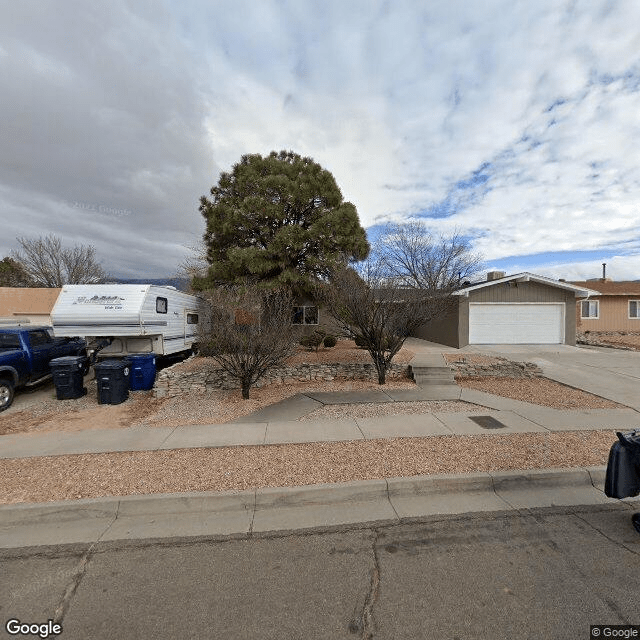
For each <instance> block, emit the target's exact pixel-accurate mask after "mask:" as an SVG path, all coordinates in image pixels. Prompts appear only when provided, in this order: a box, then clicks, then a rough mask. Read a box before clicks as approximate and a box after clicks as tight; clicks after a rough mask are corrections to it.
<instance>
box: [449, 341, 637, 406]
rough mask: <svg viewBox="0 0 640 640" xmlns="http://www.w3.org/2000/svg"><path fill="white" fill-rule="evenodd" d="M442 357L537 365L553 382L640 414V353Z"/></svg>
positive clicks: (523, 350)
mask: <svg viewBox="0 0 640 640" xmlns="http://www.w3.org/2000/svg"><path fill="white" fill-rule="evenodd" d="M442 351H443V353H487V354H495V355H498V356H502V357H504V358H509V359H510V360H516V361H521V362H524V361H526V362H534V363H535V364H537V365H538V366H539V367H540V368H541V369H542V371H543V373H544V375H545V376H546V377H547V378H550V379H551V380H556V381H557V382H562V383H563V384H567V385H569V386H572V387H576V388H578V389H583V390H585V391H589V392H590V393H594V394H596V395H598V396H602V397H603V398H608V399H609V400H614V401H616V402H620V403H621V404H624V405H626V406H628V407H632V408H634V409H636V410H637V411H640V351H624V350H620V349H607V348H602V347H571V346H568V345H521V344H518V345H493V344H492V345H468V346H466V347H463V348H462V349H445V348H443V349H442Z"/></svg>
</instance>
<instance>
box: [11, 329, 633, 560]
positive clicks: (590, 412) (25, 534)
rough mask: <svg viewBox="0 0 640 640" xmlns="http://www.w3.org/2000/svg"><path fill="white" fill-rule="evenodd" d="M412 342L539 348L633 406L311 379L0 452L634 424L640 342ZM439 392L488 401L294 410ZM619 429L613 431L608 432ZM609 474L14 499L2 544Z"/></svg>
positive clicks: (332, 509)
mask: <svg viewBox="0 0 640 640" xmlns="http://www.w3.org/2000/svg"><path fill="white" fill-rule="evenodd" d="M407 346H409V348H411V349H412V350H413V351H415V352H416V357H420V358H422V357H428V358H434V362H436V363H438V362H439V361H440V360H442V353H455V352H456V351H457V352H471V353H495V354H498V355H504V357H507V358H510V359H514V360H523V361H534V362H535V361H536V360H537V363H538V364H539V365H540V366H542V368H543V371H544V372H545V375H548V376H549V377H550V378H552V379H558V378H563V379H562V380H559V381H561V382H564V383H565V384H569V385H571V386H574V387H577V388H582V389H585V390H587V391H590V392H592V393H596V394H597V395H600V396H602V397H605V398H608V399H611V400H615V401H617V402H620V403H622V404H627V405H630V406H631V407H634V408H625V409H585V410H581V411H573V410H572V411H563V410H556V409H550V408H546V407H541V406H538V405H532V404H529V403H526V402H520V401H517V400H511V399H508V398H502V397H499V396H494V395H491V394H488V393H484V392H481V391H475V390H470V389H461V388H459V387H457V386H455V385H447V386H444V387H440V388H439V387H435V386H434V387H426V388H416V389H415V390H406V391H405V390H388V391H387V390H377V389H376V390H371V391H350V392H342V393H337V392H331V393H308V394H299V395H298V396H295V397H294V398H290V399H288V400H286V401H283V402H281V403H277V404H276V405H272V406H271V407H267V408H266V409H263V410H262V412H257V413H258V415H257V414H252V416H250V417H249V418H250V421H246V419H245V421H236V422H235V423H231V424H218V425H198V426H179V427H145V426H140V427H131V428H125V429H101V430H91V431H84V432H80V433H43V434H16V435H8V436H2V437H1V438H0V458H28V457H34V456H56V455H64V454H83V453H107V452H116V451H149V450H151V451H155V450H166V449H182V448H200V447H228V446H247V445H269V444H286V443H301V442H323V441H350V440H354V441H355V440H370V439H375V438H398V437H428V436H437V435H474V434H484V435H487V434H488V435H492V434H508V433H526V432H542V433H544V432H554V431H567V430H572V431H573V430H598V429H616V430H622V431H626V430H630V429H636V428H638V429H640V401H639V400H638V398H637V395H636V394H637V391H636V392H635V393H632V389H633V385H634V384H635V388H636V389H637V384H638V381H640V353H631V354H630V353H629V352H617V353H615V354H611V353H605V354H603V355H601V354H599V353H598V352H596V353H583V351H586V350H581V349H575V348H571V347H567V348H566V349H565V348H563V347H562V346H561V347H557V346H554V347H553V348H548V349H545V348H540V347H530V348H523V347H521V346H518V347H517V348H516V347H500V348H495V347H493V346H492V347H483V348H480V347H467V348H465V349H463V350H455V349H450V348H448V347H443V346H442V345H433V344H432V343H425V342H424V341H417V340H414V339H412V340H411V341H410V342H409V344H408V345H407ZM614 355H615V357H612V356H614ZM618 356H620V357H619V358H618ZM438 358H439V359H440V360H438ZM548 372H551V374H552V375H549V373H548ZM439 396H440V397H439ZM433 399H459V400H462V401H466V402H470V403H474V404H477V405H480V407H481V408H480V409H474V410H470V411H466V412H460V413H452V412H447V413H445V412H435V413H429V414H424V415H402V416H401V417H399V416H383V417H376V418H353V419H345V420H311V421H298V418H299V417H301V416H303V415H306V414H308V413H310V412H311V411H313V410H315V409H316V408H318V407H320V406H324V405H325V404H341V403H359V402H384V403H393V402H405V401H415V400H433ZM256 418H259V419H256ZM474 418H475V420H474ZM613 439H614V438H613V434H612V443H613ZM603 483H604V468H603V467H595V468H578V469H543V470H535V471H511V472H492V473H475V474H459V475H448V476H424V477H412V478H383V479H380V480H371V481H364V482H350V483H342V484H339V485H315V486H311V487H288V488H266V489H255V490H250V491H240V492H223V493H194V494H175V495H149V496H129V497H112V498H98V499H92V500H77V501H65V502H60V503H48V504H42V505H30V504H21V505H6V506H1V507H0V547H6V548H9V547H23V546H31V545H52V544H63V543H76V542H98V541H106V540H120V539H136V538H150V537H154V538H166V537H176V536H202V535H204V536H212V535H240V536H242V535H252V534H254V533H257V532H261V531H282V530H293V529H302V528H317V527H327V526H335V525H346V524H353V523H359V522H378V521H384V522H388V521H398V520H402V519H403V518H412V517H420V516H427V515H434V514H456V513H468V512H473V511H501V510H511V509H526V508H532V507H540V506H554V505H555V506H560V505H583V504H603V505H605V504H612V503H613V502H615V501H613V500H612V499H609V498H607V497H605V496H604V493H603ZM618 503H619V504H620V508H623V509H629V510H630V511H629V513H631V510H632V509H633V508H634V506H635V507H637V502H634V500H633V499H632V500H625V501H618Z"/></svg>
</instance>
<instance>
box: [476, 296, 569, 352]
mask: <svg viewBox="0 0 640 640" xmlns="http://www.w3.org/2000/svg"><path fill="white" fill-rule="evenodd" d="M562 342H564V304H562V303H548V304H547V303H539V304H537V303H530V304H508V303H496V304H485V303H479V302H476V303H473V302H472V303H470V304H469V343H470V344H560V343H562Z"/></svg>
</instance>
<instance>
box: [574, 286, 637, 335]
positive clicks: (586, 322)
mask: <svg viewBox="0 0 640 640" xmlns="http://www.w3.org/2000/svg"><path fill="white" fill-rule="evenodd" d="M572 284H574V285H576V286H578V287H588V288H589V289H595V290H596V291H597V292H598V294H599V295H598V298H597V299H594V300H585V301H580V302H578V304H577V307H576V323H577V328H578V331H579V332H581V333H583V332H585V331H628V332H640V282H637V281H636V282H613V281H611V280H609V279H608V278H600V279H598V280H587V281H586V282H572Z"/></svg>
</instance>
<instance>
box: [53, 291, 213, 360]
mask: <svg viewBox="0 0 640 640" xmlns="http://www.w3.org/2000/svg"><path fill="white" fill-rule="evenodd" d="M205 305H206V303H205V302H204V300H202V299H201V298H197V297H196V296H191V295H188V294H186V293H182V292H181V291H178V290H177V289H176V288H175V287H161V286H155V285H150V284H68V285H65V286H64V287H62V291H61V292H60V295H59V296H58V300H57V301H56V303H55V305H54V307H53V310H52V311H51V323H52V325H53V332H54V335H55V336H56V337H57V336H60V337H74V336H78V337H82V338H84V339H85V340H86V341H87V345H88V350H89V351H97V350H99V351H100V357H117V356H125V355H131V354H140V353H156V354H157V355H170V354H172V353H179V352H181V351H188V350H190V349H191V348H192V347H193V345H194V343H195V342H197V340H198V327H199V326H200V324H201V323H202V322H203V320H204V314H205V313H206V306H205ZM105 344H106V346H104V345H105Z"/></svg>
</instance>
